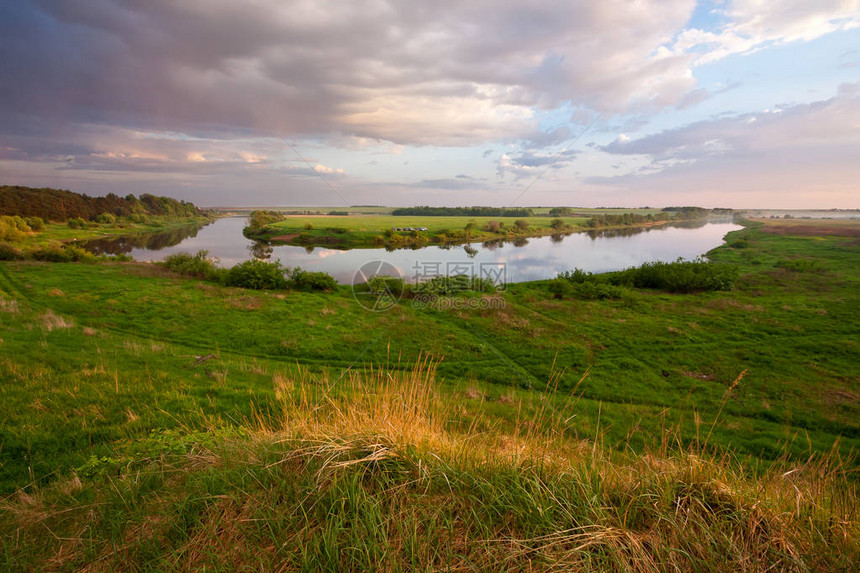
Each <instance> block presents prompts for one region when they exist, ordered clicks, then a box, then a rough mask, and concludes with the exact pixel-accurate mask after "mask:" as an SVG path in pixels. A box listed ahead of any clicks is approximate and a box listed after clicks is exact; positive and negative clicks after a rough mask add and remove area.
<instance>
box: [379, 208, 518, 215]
mask: <svg viewBox="0 0 860 573" xmlns="http://www.w3.org/2000/svg"><path fill="white" fill-rule="evenodd" d="M391 214H392V215H409V216H420V217H532V216H534V211H532V210H531V209H527V208H520V207H428V206H420V207H402V208H400V209H394V210H393V211H392V212H391Z"/></svg>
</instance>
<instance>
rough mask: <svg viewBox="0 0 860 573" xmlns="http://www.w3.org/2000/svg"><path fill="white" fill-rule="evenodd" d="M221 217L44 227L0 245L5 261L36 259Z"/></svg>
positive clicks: (196, 225) (178, 228)
mask: <svg viewBox="0 0 860 573" xmlns="http://www.w3.org/2000/svg"><path fill="white" fill-rule="evenodd" d="M218 218H219V215H217V214H214V213H211V214H205V215H197V216H193V217H175V216H171V217H168V216H149V217H146V219H145V220H144V221H143V222H139V223H135V222H131V221H122V222H119V223H96V222H92V221H85V222H83V226H77V225H76V226H70V225H69V223H67V222H64V223H54V222H47V223H44V225H43V227H42V228H41V229H39V230H31V231H28V232H25V233H21V234H20V235H19V236H18V237H17V238H16V240H15V241H12V242H7V243H4V244H3V245H0V247H2V249H0V250H2V251H3V253H6V255H5V256H6V258H23V259H27V258H33V257H34V256H36V255H37V254H38V253H39V252H45V251H60V250H63V249H65V248H67V247H76V248H77V247H80V246H81V245H82V244H83V243H85V242H87V241H95V240H99V239H110V238H115V237H123V236H132V237H134V236H139V235H147V234H157V233H169V232H171V231H176V230H180V229H184V228H188V227H202V226H204V225H207V224H209V223H211V222H213V221H216V220H217V219H218Z"/></svg>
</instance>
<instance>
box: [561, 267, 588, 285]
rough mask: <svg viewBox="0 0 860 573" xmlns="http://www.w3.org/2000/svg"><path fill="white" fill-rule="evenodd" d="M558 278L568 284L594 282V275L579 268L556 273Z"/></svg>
mask: <svg viewBox="0 0 860 573" xmlns="http://www.w3.org/2000/svg"><path fill="white" fill-rule="evenodd" d="M558 278H560V279H562V280H565V281H567V282H569V283H584V282H585V281H592V280H594V275H593V274H592V273H588V272H585V271H584V270H582V269H580V268H575V269H573V270H572V271H564V272H561V273H558Z"/></svg>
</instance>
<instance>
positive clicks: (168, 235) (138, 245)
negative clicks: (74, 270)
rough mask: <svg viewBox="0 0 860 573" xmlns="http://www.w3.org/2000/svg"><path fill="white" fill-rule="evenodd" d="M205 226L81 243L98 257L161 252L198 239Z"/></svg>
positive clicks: (192, 226) (196, 225)
mask: <svg viewBox="0 0 860 573" xmlns="http://www.w3.org/2000/svg"><path fill="white" fill-rule="evenodd" d="M204 226H205V225H199V224H193V225H188V226H185V227H178V228H176V229H170V230H168V231H160V232H158V233H140V234H137V235H123V236H119V237H105V238H103V239H91V240H89V241H85V242H83V243H81V245H82V246H83V247H84V248H85V249H87V250H88V251H90V252H92V253H95V254H97V255H125V254H128V253H130V252H132V251H133V250H135V249H144V250H147V251H160V250H161V249H165V248H167V247H172V246H174V245H178V244H179V243H181V242H182V241H184V240H185V239H188V238H191V237H196V236H197V232H198V231H200V229H201V228H202V227H204Z"/></svg>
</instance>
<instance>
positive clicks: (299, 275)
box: [287, 267, 337, 291]
mask: <svg viewBox="0 0 860 573" xmlns="http://www.w3.org/2000/svg"><path fill="white" fill-rule="evenodd" d="M287 276H288V279H287V286H288V287H289V288H291V289H294V290H304V291H310V290H325V291H330V290H334V289H336V288H337V281H336V280H335V279H334V277H332V276H331V275H329V274H328V273H320V272H312V271H303V270H302V269H301V268H299V267H296V268H294V269H292V270H290V271H288V272H287Z"/></svg>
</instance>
